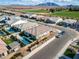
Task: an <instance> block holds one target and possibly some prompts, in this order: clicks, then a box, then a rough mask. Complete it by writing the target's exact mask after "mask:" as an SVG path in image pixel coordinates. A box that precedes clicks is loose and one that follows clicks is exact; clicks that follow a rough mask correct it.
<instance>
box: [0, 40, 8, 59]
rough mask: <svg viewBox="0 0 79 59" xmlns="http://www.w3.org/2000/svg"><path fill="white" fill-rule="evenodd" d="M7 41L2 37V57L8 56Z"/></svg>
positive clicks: (0, 55)
mask: <svg viewBox="0 0 79 59" xmlns="http://www.w3.org/2000/svg"><path fill="white" fill-rule="evenodd" d="M6 46H7V45H6V43H4V41H2V40H1V39H0V58H1V57H4V56H7V51H8V49H7V48H6Z"/></svg>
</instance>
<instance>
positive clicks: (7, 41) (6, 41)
mask: <svg viewBox="0 0 79 59" xmlns="http://www.w3.org/2000/svg"><path fill="white" fill-rule="evenodd" d="M3 41H4V42H5V43H6V44H7V45H8V44H10V43H12V42H13V40H12V39H5V40H3Z"/></svg>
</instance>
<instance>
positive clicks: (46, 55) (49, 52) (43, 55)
mask: <svg viewBox="0 0 79 59" xmlns="http://www.w3.org/2000/svg"><path fill="white" fill-rule="evenodd" d="M57 28H58V29H61V30H64V31H66V33H65V34H64V35H63V36H62V37H61V38H58V39H55V40H54V41H52V42H51V43H50V44H48V45H47V46H46V47H44V48H43V49H41V50H40V51H39V52H37V53H36V54H34V55H33V56H32V57H30V59H53V58H54V57H55V56H56V55H57V54H58V52H59V51H60V50H61V49H62V48H63V47H64V46H65V44H66V43H67V42H68V41H69V40H70V39H73V38H75V37H76V36H77V33H76V32H74V31H72V30H69V29H65V28H63V27H57Z"/></svg>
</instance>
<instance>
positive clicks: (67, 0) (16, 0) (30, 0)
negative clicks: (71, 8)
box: [0, 0, 79, 5]
mask: <svg viewBox="0 0 79 59" xmlns="http://www.w3.org/2000/svg"><path fill="white" fill-rule="evenodd" d="M45 2H55V3H57V4H59V5H66V4H75V5H79V0H0V4H1V5H2V4H3V5H6V4H7V5H8V4H23V5H36V4H40V3H45Z"/></svg>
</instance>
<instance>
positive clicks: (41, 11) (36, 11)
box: [18, 10, 48, 13]
mask: <svg viewBox="0 0 79 59" xmlns="http://www.w3.org/2000/svg"><path fill="white" fill-rule="evenodd" d="M18 12H25V13H48V11H47V10H20V11H18Z"/></svg>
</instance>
